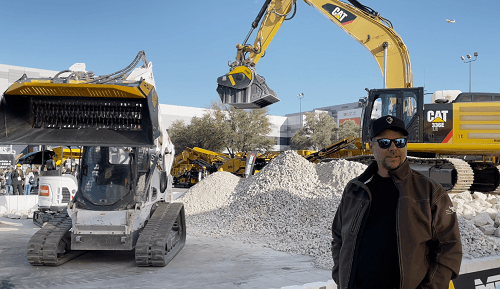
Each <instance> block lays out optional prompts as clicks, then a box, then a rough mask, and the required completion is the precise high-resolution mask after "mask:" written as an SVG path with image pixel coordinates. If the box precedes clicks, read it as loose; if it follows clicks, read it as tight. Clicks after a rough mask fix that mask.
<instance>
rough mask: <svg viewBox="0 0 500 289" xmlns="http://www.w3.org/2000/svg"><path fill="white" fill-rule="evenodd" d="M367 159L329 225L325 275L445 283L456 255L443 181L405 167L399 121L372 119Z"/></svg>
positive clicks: (372, 281) (382, 288) (375, 284)
mask: <svg viewBox="0 0 500 289" xmlns="http://www.w3.org/2000/svg"><path fill="white" fill-rule="evenodd" d="M371 136H372V140H371V141H370V143H369V145H370V150H371V152H372V153H373V155H374V158H375V162H373V163H372V164H370V165H369V166H368V168H367V169H366V170H365V172H363V174H361V175H360V176H359V177H357V178H355V179H353V180H352V181H350V182H349V183H348V184H347V185H346V188H345V189H344V193H343V195H342V201H341V203H340V205H339V207H338V209H337V212H336V214H335V218H334V220H333V225H332V234H333V241H332V255H333V261H334V267H333V270H332V277H333V280H334V281H335V283H336V284H337V286H339V287H338V288H341V289H370V288H377V289H389V288H390V289H395V288H398V289H415V288H439V289H446V288H448V286H449V283H450V280H451V279H453V278H456V277H457V275H458V273H459V270H460V264H461V261H462V246H461V242H460V233H459V230H458V220H457V216H456V213H455V210H454V208H453V205H452V203H451V200H450V198H449V196H448V194H447V193H446V191H445V190H444V188H443V187H442V186H441V185H440V184H439V183H437V182H435V181H433V180H431V179H430V178H428V177H426V176H424V175H422V174H420V173H418V172H416V171H414V170H412V169H411V168H410V166H409V163H408V160H407V159H406V153H407V148H406V143H407V140H406V138H405V137H406V136H408V132H407V131H406V129H405V125H404V122H403V121H402V120H400V119H398V118H396V117H393V116H383V117H381V118H379V119H377V120H375V121H374V122H373V124H372V128H371Z"/></svg>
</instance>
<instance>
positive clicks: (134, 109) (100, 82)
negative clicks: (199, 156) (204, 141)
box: [0, 51, 160, 146]
mask: <svg viewBox="0 0 500 289" xmlns="http://www.w3.org/2000/svg"><path fill="white" fill-rule="evenodd" d="M140 60H142V61H143V66H142V67H137V68H135V67H136V66H137V64H138V63H139V61H140ZM134 68H135V69H134ZM80 69H81V66H80ZM65 74H66V75H67V74H69V75H68V76H66V77H63V76H62V75H65ZM158 110H159V103H158V95H157V93H156V90H155V87H154V78H153V74H152V64H151V63H147V61H146V58H145V54H144V51H140V52H139V53H138V55H137V56H136V59H135V60H134V62H132V63H131V64H130V65H129V66H128V67H127V68H125V69H123V70H120V71H118V72H115V73H113V74H109V75H104V76H98V77H95V76H94V75H93V73H92V72H87V71H84V70H79V71H72V70H66V71H62V72H60V73H58V74H56V75H55V76H54V77H52V78H28V77H27V76H26V75H23V77H21V79H19V80H18V81H16V82H15V83H14V84H12V85H11V86H10V87H9V88H8V89H7V90H6V91H5V92H4V94H3V96H2V99H1V101H0V144H23V145H24V144H39V145H53V144H58V145H81V146H95V145H100V146H153V145H154V140H155V138H157V137H158V136H159V134H160V132H159V130H158V127H159V124H158Z"/></svg>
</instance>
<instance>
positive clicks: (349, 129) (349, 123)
mask: <svg viewBox="0 0 500 289" xmlns="http://www.w3.org/2000/svg"><path fill="white" fill-rule="evenodd" d="M360 131H361V128H360V127H359V126H358V125H357V124H356V122H354V121H353V120H350V119H349V120H346V121H344V122H343V123H341V124H340V125H339V139H344V138H346V137H348V136H351V135H353V136H354V137H360V134H359V133H360ZM346 148H347V149H356V146H355V145H354V143H351V144H349V145H348V146H347V147H346Z"/></svg>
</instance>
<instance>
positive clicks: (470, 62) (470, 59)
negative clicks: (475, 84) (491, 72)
mask: <svg viewBox="0 0 500 289" xmlns="http://www.w3.org/2000/svg"><path fill="white" fill-rule="evenodd" d="M477 56H478V54H477V52H474V57H475V58H474V59H472V57H471V56H470V54H467V59H469V60H468V61H465V57H463V56H460V58H461V59H462V60H463V61H464V63H469V92H470V88H471V64H472V61H476V59H477Z"/></svg>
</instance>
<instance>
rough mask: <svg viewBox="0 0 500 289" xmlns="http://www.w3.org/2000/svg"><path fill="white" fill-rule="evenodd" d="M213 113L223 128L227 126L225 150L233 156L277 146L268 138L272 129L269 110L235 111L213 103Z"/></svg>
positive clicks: (230, 107) (232, 108)
mask: <svg viewBox="0 0 500 289" xmlns="http://www.w3.org/2000/svg"><path fill="white" fill-rule="evenodd" d="M211 113H212V114H213V115H214V117H217V118H218V121H219V122H221V123H220V125H221V126H225V130H226V131H227V136H226V138H225V140H226V143H225V148H226V149H227V151H228V152H229V153H230V154H231V155H233V154H234V153H235V152H249V151H252V150H260V151H267V150H269V149H271V147H272V146H273V145H274V144H275V141H274V140H273V139H272V138H270V137H268V136H267V135H268V134H269V133H270V132H271V129H272V124H271V122H270V120H269V112H268V109H267V108H260V109H249V110H245V109H235V108H234V107H232V106H229V105H222V104H219V103H215V102H212V110H211Z"/></svg>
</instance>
